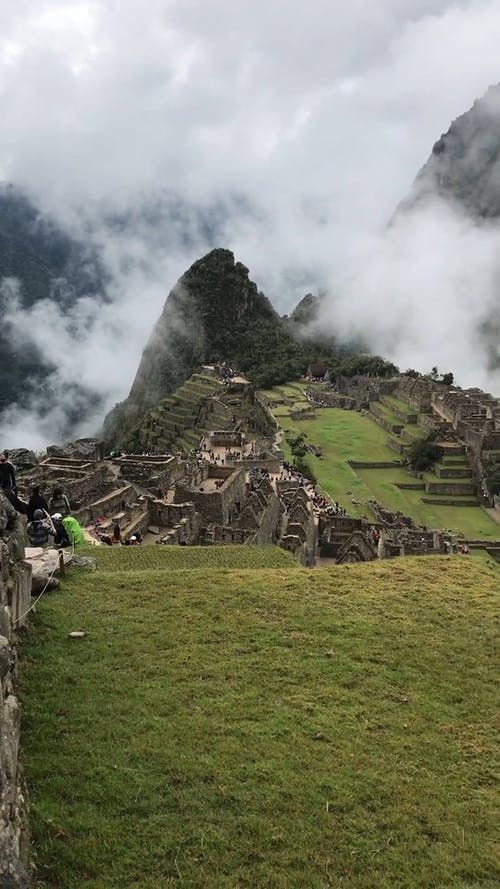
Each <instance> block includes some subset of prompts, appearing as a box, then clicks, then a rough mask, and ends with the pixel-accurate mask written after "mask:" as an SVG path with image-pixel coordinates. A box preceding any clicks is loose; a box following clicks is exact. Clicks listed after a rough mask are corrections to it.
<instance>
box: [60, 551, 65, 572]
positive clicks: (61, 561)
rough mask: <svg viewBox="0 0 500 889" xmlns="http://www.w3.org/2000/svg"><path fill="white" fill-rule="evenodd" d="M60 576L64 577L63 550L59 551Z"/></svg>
mask: <svg viewBox="0 0 500 889" xmlns="http://www.w3.org/2000/svg"><path fill="white" fill-rule="evenodd" d="M59 576H60V577H64V554H63V551H62V549H60V550H59Z"/></svg>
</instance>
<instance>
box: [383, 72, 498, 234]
mask: <svg viewBox="0 0 500 889" xmlns="http://www.w3.org/2000/svg"><path fill="white" fill-rule="evenodd" d="M434 195H437V196H438V197H440V198H444V199H445V200H447V201H449V202H452V203H454V204H457V205H458V206H460V207H461V208H462V209H464V210H465V211H467V212H468V213H469V214H470V215H472V216H474V217H479V218H483V219H498V218H499V217H500V84H498V85H496V86H491V87H490V88H489V89H488V91H487V92H486V93H485V95H484V96H483V97H482V98H481V99H478V100H477V101H476V102H474V104H473V106H472V108H470V109H469V111H467V112H466V113H465V114H462V115H461V116H460V117H457V119H456V120H454V121H453V123H452V124H451V126H450V128H449V130H448V132H447V133H443V135H442V136H441V137H440V139H438V141H437V142H436V143H435V145H434V147H433V149H432V154H431V156H430V158H429V160H428V161H427V163H426V164H425V165H424V166H423V167H422V169H421V170H420V172H419V173H418V175H417V177H416V179H415V182H414V184H413V188H412V190H411V192H410V194H409V195H408V197H407V198H406V199H405V200H404V201H403V202H402V203H401V205H400V207H399V212H401V211H408V210H411V209H412V208H414V207H416V206H418V205H419V204H421V203H422V202H424V201H426V200H428V199H429V198H430V197H432V196H434Z"/></svg>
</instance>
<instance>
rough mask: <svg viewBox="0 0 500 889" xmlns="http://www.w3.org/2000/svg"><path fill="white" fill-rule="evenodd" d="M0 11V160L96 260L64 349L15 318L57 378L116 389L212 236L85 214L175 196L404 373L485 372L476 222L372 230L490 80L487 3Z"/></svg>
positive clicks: (51, 6)
mask: <svg viewBox="0 0 500 889" xmlns="http://www.w3.org/2000/svg"><path fill="white" fill-rule="evenodd" d="M0 13H1V20H2V33H1V35H0V115H1V119H2V142H1V144H0V170H2V171H3V174H4V175H5V177H6V178H8V179H9V180H10V181H13V182H16V183H19V184H21V185H23V186H25V187H27V188H29V189H30V190H32V191H33V192H34V193H35V194H36V195H37V197H38V199H39V200H40V201H41V203H42V205H43V206H44V207H46V208H48V209H50V210H51V211H53V212H54V213H56V215H57V216H58V217H59V218H60V219H62V220H63V221H64V222H65V223H66V224H70V225H71V227H72V228H73V229H74V230H75V231H76V232H78V231H82V230H87V228H88V225H89V222H90V223H91V224H92V227H93V230H94V236H95V237H97V239H98V240H99V239H100V240H103V241H104V242H105V245H104V247H105V255H106V257H107V259H108V261H109V264H110V268H111V269H112V271H113V273H114V284H113V288H112V294H111V295H112V297H113V303H112V304H111V305H110V306H107V307H104V308H102V307H101V308H100V309H99V317H98V321H97V323H93V322H92V318H90V319H89V320H88V322H87V321H86V324H87V326H86V327H85V326H84V325H83V327H82V324H81V323H80V324H79V323H78V320H80V322H81V319H82V318H86V313H87V312H90V314H91V313H92V310H94V311H95V310H96V307H95V305H94V306H93V309H92V306H89V305H86V304H83V303H81V304H79V306H78V309H77V311H78V312H79V313H80V315H79V319H75V318H74V317H72V318H69V319H68V318H66V319H58V324H57V329H58V331H59V335H60V336H61V337H62V345H60V342H61V341H60V340H59V339H58V338H57V343H56V342H55V341H54V337H53V326H54V324H55V323H56V319H55V318H54V315H53V313H54V310H53V308H50V307H47V306H45V307H43V310H42V309H38V310H35V313H38V314H36V317H35V316H34V314H33V313H32V314H31V315H26V316H22V315H20V314H19V313H18V321H17V324H18V329H19V332H20V333H21V332H23V335H29V336H30V337H32V339H34V340H36V339H37V338H39V337H40V336H42V335H43V336H45V342H46V349H47V350H49V351H50V350H55V354H57V355H58V360H59V361H60V370H59V373H60V375H61V376H62V378H66V374H67V375H70V374H71V373H72V372H74V370H76V371H77V372H78V374H79V375H80V379H82V380H83V381H84V382H85V384H86V385H88V386H91V387H94V386H96V385H97V386H99V387H100V388H101V389H102V388H104V390H105V392H106V393H107V396H108V401H110V400H113V399H116V398H118V397H122V396H123V395H124V394H126V392H127V391H128V389H129V387H130V384H131V382H132V378H133V374H134V372H135V368H136V365H137V361H138V358H139V355H140V351H141V349H142V347H143V345H144V342H145V340H146V338H147V334H148V332H149V329H150V327H151V325H152V323H153V322H154V320H155V318H156V317H157V315H158V314H159V312H160V310H161V306H162V304H163V301H164V299H165V296H166V294H167V292H168V290H169V289H170V287H171V286H172V285H173V284H174V283H175V279H176V278H177V277H178V275H179V274H181V273H182V271H183V270H184V269H185V268H186V267H187V266H188V265H189V264H190V263H191V262H192V261H193V260H194V259H195V258H197V256H199V255H201V254H202V253H203V252H204V250H206V249H208V246H210V243H209V240H210V239H209V237H207V236H206V235H204V233H203V230H202V228H200V225H199V219H198V216H197V215H196V214H195V213H193V214H192V220H191V221H189V218H188V220H186V219H184V220H183V222H182V225H181V226H177V227H176V225H175V223H173V221H172V218H171V216H169V217H168V218H167V219H166V220H165V219H163V221H162V219H161V218H160V219H159V220H157V221H156V224H155V225H154V226H151V225H150V226H148V225H146V224H144V220H143V219H142V217H141V216H140V214H136V215H134V214H132V220H133V223H134V224H131V223H130V224H129V225H128V226H127V227H126V229H125V230H124V231H123V232H122V234H121V235H120V236H118V235H117V234H116V232H115V233H114V234H113V235H111V234H110V231H109V228H108V227H107V226H106V225H104V224H103V216H104V215H105V214H106V213H110V212H113V211H115V210H118V211H124V210H125V209H126V208H127V207H129V206H132V207H133V208H137V207H138V206H141V205H142V204H144V203H145V202H146V203H147V201H148V200H150V198H151V196H155V197H156V196H158V195H159V196H160V197H161V196H163V195H164V194H175V195H178V196H179V197H180V198H181V200H183V201H186V202H187V205H188V206H189V207H191V206H196V207H201V208H202V209H205V210H206V209H207V208H213V207H215V206H217V205H218V204H223V205H224V207H225V210H224V212H225V213H226V221H225V223H224V224H223V225H221V224H219V226H218V230H219V233H220V244H221V246H229V247H230V248H231V249H233V250H234V251H235V252H236V253H237V255H238V258H240V259H241V260H242V261H243V262H244V263H245V264H246V265H248V266H249V268H250V271H251V274H252V275H253V276H254V277H255V278H256V280H257V282H258V284H259V286H261V287H262V288H263V289H264V290H265V291H266V292H267V293H268V294H269V295H270V297H271V298H272V299H273V300H274V301H275V302H276V304H277V305H278V306H279V307H280V308H281V309H282V310H283V311H286V310H287V309H288V308H289V307H290V305H291V304H292V302H293V301H296V300H297V299H298V298H300V296H301V295H303V293H304V292H305V291H306V290H307V289H310V288H311V287H313V286H315V285H320V284H321V285H323V286H328V285H329V286H331V288H332V291H333V292H334V293H335V295H336V301H335V310H334V312H335V318H334V324H335V327H336V328H338V329H342V330H350V329H352V330H355V331H356V332H358V329H362V330H363V329H365V328H366V320H367V319H369V325H368V326H369V330H370V332H371V335H372V337H373V341H374V346H376V347H380V348H381V349H382V348H384V349H385V350H386V351H387V352H388V353H390V354H391V356H394V357H397V358H398V360H399V361H400V362H401V363H402V364H403V365H405V366H406V365H410V364H420V365H424V366H425V365H426V364H429V363H431V364H435V363H444V364H447V365H448V366H449V367H450V368H451V369H453V370H456V371H458V372H459V371H460V366H462V367H463V370H462V373H463V379H464V381H465V382H469V383H474V382H478V381H479V382H481V381H483V382H484V381H487V380H488V375H487V371H486V363H485V358H484V355H482V354H481V353H480V354H478V351H477V349H476V342H475V338H474V334H473V327H474V323H473V322H474V317H475V314H478V313H479V310H480V311H481V312H485V311H487V309H488V306H489V303H490V301H491V299H492V289H491V285H490V283H488V285H487V284H486V283H485V281H486V279H488V281H489V278H488V276H489V272H488V269H490V268H491V267H492V263H493V261H494V259H493V255H494V251H493V250H491V249H490V247H491V243H492V239H493V238H494V235H492V234H491V233H487V234H485V235H484V238H485V240H484V241H483V235H482V234H481V233H478V232H477V231H473V232H469V233H467V234H464V231H463V228H462V222H461V221H460V220H456V219H455V218H452V217H449V216H447V215H446V213H445V211H443V210H441V209H437V210H435V212H434V210H433V212H432V214H431V216H430V217H429V219H428V220H426V219H422V217H421V216H420V217H419V218H418V219H417V220H416V221H415V222H414V223H412V226H411V227H410V228H408V229H407V230H406V231H405V232H404V233H400V234H399V235H397V236H396V235H395V234H394V233H393V234H391V235H390V236H387V235H385V236H384V235H383V234H381V232H383V228H384V226H385V223H386V221H387V219H388V218H389V217H390V216H391V214H392V212H393V210H394V208H395V206H396V205H397V203H398V202H399V200H400V199H401V198H402V197H404V195H405V194H406V193H407V192H408V189H409V187H410V184H411V182H412V180H413V178H414V176H415V174H416V172H417V170H418V169H419V167H420V166H421V165H422V164H423V162H424V161H425V160H426V158H427V157H428V155H429V152H430V149H431V146H432V144H433V142H434V141H435V140H436V138H438V136H439V135H440V133H441V132H443V131H445V130H446V129H447V128H448V125H449V122H450V120H451V119H452V118H454V117H456V116H457V115H458V114H460V113H462V112H464V111H465V110H467V108H469V107H470V105H471V104H472V102H473V101H474V99H475V98H476V97H477V96H480V95H481V94H482V93H483V92H484V91H485V89H486V87H487V86H488V85H489V84H490V83H493V82H496V81H497V80H498V39H499V36H500V7H499V5H498V2H497V0H455V2H453V0H377V2H373V0H353V2H351V3H349V4H345V3H343V2H340V0H333V2H332V0H311V2H309V3H308V4H304V3H303V2H302V0H265V2H264V0H253V2H250V0H239V2H238V3H234V2H232V0H211V2H210V3H208V2H206V0H148V3H147V5H145V4H139V3H137V0H120V2H118V0H92V2H75V0H40V2H38V3H36V4H33V3H31V2H28V0H17V2H16V3H15V4H12V3H11V2H10V0H0ZM248 207H250V208H251V212H249V211H248ZM242 208H245V209H244V210H243V209H242ZM188 217H189V214H188ZM436 225H438V227H439V232H444V234H443V238H442V240H441V241H439V239H438V242H439V245H440V246H439V250H437V248H436V241H437V232H436ZM186 226H187V227H188V228H189V229H190V230H191V234H192V236H193V237H192V239H191V241H190V242H189V243H187V240H186V237H185V230H186ZM96 232H97V234H95V233H96ZM483 245H484V246H483ZM465 250H466V251H471V257H472V259H471V262H470V269H471V275H469V276H468V277H466V282H467V286H465V285H463V280H464V279H463V275H462V271H463V266H462V265H457V256H459V255H460V256H461V255H463V251H465ZM124 269H126V272H124ZM457 270H458V272H459V274H458V273H457ZM474 275H477V276H478V277H477V278H475V277H474ZM457 279H458V280H457ZM478 281H480V282H481V283H480V285H479V286H478V283H477V282H478ZM444 291H445V292H446V297H445V299H444V303H442V304H440V305H441V307H440V308H439V309H437V308H436V295H437V293H438V292H439V293H441V294H442V293H443V292H444ZM471 292H472V293H475V294H477V293H478V292H479V293H480V294H481V296H480V298H477V297H476V302H475V303H474V302H473V303H472V304H471V306H470V307H469V306H468V299H469V296H468V295H469V294H470V293H471ZM478 303H479V304H478ZM354 306H355V307H356V310H355V311H354V310H353V307H354ZM374 306H376V311H374ZM444 306H446V309H445V308H444ZM436 313H437V315H436ZM408 317H411V319H412V325H411V331H410V330H409V325H408V323H407V319H408ZM430 317H432V318H433V319H436V317H437V318H438V319H439V323H441V324H442V325H443V327H446V330H447V334H446V336H441V337H438V336H435V331H436V328H437V325H436V323H435V322H434V321H433V322H432V323H431V324H429V318H430ZM445 322H446V324H445ZM82 330H83V331H84V332H85V330H86V331H87V334H86V336H83V335H82ZM88 330H91V331H92V333H91V335H89V334H88ZM61 331H62V332H61ZM75 331H76V333H75ZM401 331H403V334H404V335H401ZM110 342H111V344H112V345H111V346H110ZM437 348H439V349H440V351H439V353H438V354H437V355H436V354H434V351H435V349H437ZM405 350H407V352H406V351H405ZM440 356H442V357H443V361H442V362H441V357H440ZM96 378H98V379H96Z"/></svg>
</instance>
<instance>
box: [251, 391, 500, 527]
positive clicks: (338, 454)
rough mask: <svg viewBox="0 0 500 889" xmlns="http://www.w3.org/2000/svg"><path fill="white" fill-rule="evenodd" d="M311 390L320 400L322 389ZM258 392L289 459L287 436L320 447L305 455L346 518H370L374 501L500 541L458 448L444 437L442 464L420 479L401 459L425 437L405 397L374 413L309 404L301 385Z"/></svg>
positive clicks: (417, 517) (391, 399)
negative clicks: (453, 489) (319, 454)
mask: <svg viewBox="0 0 500 889" xmlns="http://www.w3.org/2000/svg"><path fill="white" fill-rule="evenodd" d="M309 388H311V387H309ZM316 388H317V394H318V399H320V398H321V392H322V391H325V390H324V388H323V387H321V386H317V387H316ZM263 395H264V396H265V397H266V398H267V399H268V400H269V405H270V408H271V411H272V413H273V416H274V417H275V418H276V420H277V421H278V423H279V424H280V425H281V427H282V429H283V431H284V435H283V440H282V442H281V446H282V448H283V450H284V452H285V455H286V457H287V458H288V459H289V460H291V459H293V458H292V453H291V450H290V447H289V445H288V443H287V438H288V439H290V438H293V437H296V436H297V435H299V434H300V433H304V434H305V435H306V436H307V439H306V440H307V442H308V443H310V444H311V445H316V446H319V447H320V448H321V449H322V453H323V456H322V457H321V458H318V457H316V456H314V455H313V454H308V456H307V461H308V463H309V464H310V466H311V468H312V470H313V472H314V474H315V475H316V478H317V479H318V482H319V484H320V485H321V487H322V488H323V489H324V490H325V491H327V492H328V494H329V495H330V496H331V497H333V499H334V500H337V501H338V502H339V503H340V504H341V506H343V507H345V508H346V509H347V510H348V512H349V514H350V515H354V516H362V515H366V516H368V517H369V518H370V519H372V518H373V515H372V513H371V510H370V507H369V506H368V502H369V501H370V500H373V499H375V500H377V501H378V502H379V503H381V504H382V505H383V506H384V507H386V509H389V510H392V511H395V510H400V511H401V512H403V513H404V514H405V515H409V516H412V518H414V519H415V521H417V522H418V523H419V524H423V525H428V526H429V527H433V528H437V529H442V528H446V529H450V530H453V531H457V532H461V533H463V534H465V536H466V537H468V538H469V539H471V540H476V539H477V540H495V539H500V526H499V525H497V524H496V523H495V522H494V521H493V520H492V519H491V518H490V516H489V515H488V513H487V512H486V510H485V509H483V508H482V506H481V505H480V504H479V502H478V499H477V496H476V490H475V487H474V486H473V485H472V481H471V477H470V475H471V474H470V469H469V467H468V464H467V463H466V459H465V453H464V449H463V448H461V447H457V446H454V445H450V444H447V443H446V442H443V443H442V444H443V447H444V456H443V460H442V462H441V463H440V464H439V465H438V466H436V467H435V468H434V471H433V472H427V473H424V477H423V478H422V479H420V478H415V477H414V476H412V475H410V473H409V472H408V470H407V469H406V467H404V466H402V465H401V464H400V460H401V456H402V454H401V451H402V450H404V447H405V446H408V445H409V444H411V442H412V441H414V440H415V439H417V438H419V437H424V436H425V435H426V432H425V430H424V429H423V427H422V426H421V425H419V423H418V419H419V418H418V416H417V415H416V414H415V412H414V411H412V409H411V408H410V406H409V405H407V404H406V403H405V402H403V401H401V400H399V399H397V398H395V397H393V396H382V398H381V401H380V402H379V403H376V404H375V405H372V413H368V412H365V413H364V414H361V413H358V412H357V411H347V410H342V409H339V408H331V407H317V406H311V404H310V403H309V402H308V401H307V400H306V399H305V396H304V394H303V387H301V385H300V384H299V383H289V384H288V385H287V386H278V387H275V388H274V389H271V390H267V391H266V392H264V393H263ZM301 412H305V413H304V415H303V416H301V415H300V414H301ZM362 464H365V465H364V466H363V465H362ZM377 464H379V465H378V466H377ZM450 485H453V486H460V487H459V488H457V490H461V491H463V493H461V494H453V495H451V494H448V493H446V491H447V490H449V486H450ZM353 499H354V500H355V501H357V504H359V505H357V504H356V503H353V502H352V501H353Z"/></svg>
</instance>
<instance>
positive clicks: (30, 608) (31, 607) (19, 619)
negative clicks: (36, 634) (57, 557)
mask: <svg viewBox="0 0 500 889" xmlns="http://www.w3.org/2000/svg"><path fill="white" fill-rule="evenodd" d="M58 567H59V566H56V568H54V570H53V572H52V574H50V575H49V577H48V578H47V583H46V584H45V586H44V588H43V590H42V592H41V593H40V595H39V596H37V597H36V599H35V601H34V602H32V603H31V605H30V607H29V608H28V610H27V611H25V612H24V614H21V616H20V617H18V618H17V620H15V621H14V623H15V624H18V623H19V621H21V620H23V618H25V617H26V615H28V614H29V613H30V611H31V610H32V609H33V608H34V607H35V605H36V604H37V602H39V601H40V599H41V598H42V596H43V594H44V592H45V590H46V589H47V587H48V585H49V583H50V581H51V580H52V578H53V577H54V574H55V573H56V571H57V569H58Z"/></svg>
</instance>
